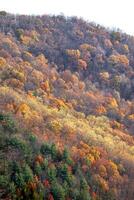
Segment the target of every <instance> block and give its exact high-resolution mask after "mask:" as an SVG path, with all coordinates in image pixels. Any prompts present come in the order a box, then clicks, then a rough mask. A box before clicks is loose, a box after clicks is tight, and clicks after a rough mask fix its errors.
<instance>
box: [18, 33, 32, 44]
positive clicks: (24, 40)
mask: <svg viewBox="0 0 134 200" xmlns="http://www.w3.org/2000/svg"><path fill="white" fill-rule="evenodd" d="M20 40H21V42H22V43H23V44H24V45H28V44H29V43H30V42H31V37H29V36H24V35H21V36H20Z"/></svg>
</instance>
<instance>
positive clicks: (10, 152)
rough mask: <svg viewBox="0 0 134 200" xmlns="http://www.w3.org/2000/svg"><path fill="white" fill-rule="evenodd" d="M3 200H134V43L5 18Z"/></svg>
mask: <svg viewBox="0 0 134 200" xmlns="http://www.w3.org/2000/svg"><path fill="white" fill-rule="evenodd" d="M0 199H1V200H133V199H134V37H133V36H129V35H127V34H125V33H122V32H121V31H118V30H116V31H115V30H114V31H113V30H108V29H106V28H104V27H102V26H99V25H97V24H94V23H89V22H86V21H84V20H83V19H78V18H77V17H71V18H69V17H68V18H67V17H64V16H48V15H44V16H25V15H21V16H20V15H12V14H8V13H6V12H4V11H1V12H0Z"/></svg>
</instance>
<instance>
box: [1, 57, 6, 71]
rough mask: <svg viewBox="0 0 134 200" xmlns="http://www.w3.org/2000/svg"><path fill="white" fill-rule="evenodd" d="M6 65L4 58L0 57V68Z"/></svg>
mask: <svg viewBox="0 0 134 200" xmlns="http://www.w3.org/2000/svg"><path fill="white" fill-rule="evenodd" d="M5 65H6V60H5V59H4V58H3V57H0V69H1V68H3V67H4V66H5Z"/></svg>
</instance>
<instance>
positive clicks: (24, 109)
mask: <svg viewBox="0 0 134 200" xmlns="http://www.w3.org/2000/svg"><path fill="white" fill-rule="evenodd" d="M29 112H30V107H29V106H28V105H27V104H25V103H22V104H20V105H19V107H18V108H17V110H16V113H21V114H22V115H26V114H27V113H29Z"/></svg>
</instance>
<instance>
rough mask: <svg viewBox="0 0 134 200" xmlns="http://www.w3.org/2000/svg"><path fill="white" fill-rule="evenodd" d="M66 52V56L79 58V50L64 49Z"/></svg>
mask: <svg viewBox="0 0 134 200" xmlns="http://www.w3.org/2000/svg"><path fill="white" fill-rule="evenodd" d="M66 54H67V55H68V56H70V57H71V58H74V59H79V58H80V55H81V53H80V51H79V50H78V49H77V50H75V49H66Z"/></svg>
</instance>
